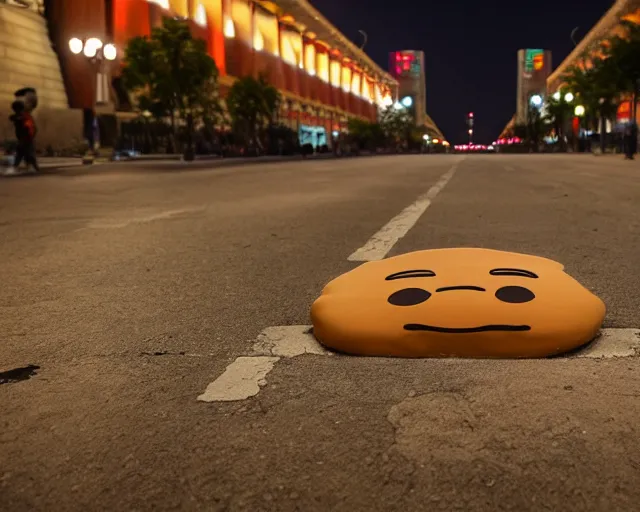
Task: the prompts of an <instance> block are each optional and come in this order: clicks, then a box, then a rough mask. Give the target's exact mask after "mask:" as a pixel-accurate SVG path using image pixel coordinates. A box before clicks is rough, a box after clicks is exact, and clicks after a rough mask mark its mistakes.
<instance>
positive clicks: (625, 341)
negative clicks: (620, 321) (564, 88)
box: [198, 325, 640, 402]
mask: <svg viewBox="0 0 640 512" xmlns="http://www.w3.org/2000/svg"><path fill="white" fill-rule="evenodd" d="M303 354H315V355H322V356H332V355H334V353H333V352H330V351H328V350H327V349H325V348H324V347H323V346H322V345H320V343H318V342H317V341H316V339H315V337H314V336H313V334H312V333H311V326H310V325H285V326H278V327H268V328H267V329H265V330H264V331H262V332H261V333H260V335H259V336H258V339H257V340H256V342H255V343H254V345H253V347H252V350H251V355H249V356H242V357H238V358H237V359H236V360H235V361H234V362H233V363H231V364H230V365H229V366H227V368H226V370H225V371H224V373H223V374H222V375H220V377H218V378H217V379H216V380H214V381H213V382H212V383H211V384H209V385H208V386H207V389H206V390H205V392H204V393H202V394H201V395H200V396H199V397H198V400H200V401H202V402H229V401H237V400H246V399H247V398H249V397H251V396H255V395H257V394H258V393H259V392H260V389H261V388H262V387H263V386H265V385H266V376H267V374H268V373H269V372H270V371H271V370H272V369H273V366H274V365H275V364H276V363H277V362H278V361H279V360H280V359H281V358H283V357H285V358H290V357H297V356H301V355H303ZM639 356H640V329H602V331H601V332H600V335H599V336H598V337H597V338H596V339H595V340H594V341H593V342H592V343H590V344H589V345H587V347H585V348H584V349H582V350H580V351H579V352H576V353H574V354H570V355H569V356H567V359H583V358H589V359H613V358H621V357H639ZM345 357H349V356H345ZM517 362H518V361H517V360H514V363H515V364H517Z"/></svg>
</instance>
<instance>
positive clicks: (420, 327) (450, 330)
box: [404, 324, 531, 334]
mask: <svg viewBox="0 0 640 512" xmlns="http://www.w3.org/2000/svg"><path fill="white" fill-rule="evenodd" d="M404 329H405V331H429V332H441V333H445V334H466V333H472V332H488V331H511V332H518V331H530V330H531V326H529V325H481V326H479V327H464V328H454V327H435V326H433V325H424V324H406V325H405V326H404Z"/></svg>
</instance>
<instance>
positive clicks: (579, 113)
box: [573, 105, 585, 117]
mask: <svg viewBox="0 0 640 512" xmlns="http://www.w3.org/2000/svg"><path fill="white" fill-rule="evenodd" d="M573 113H574V114H575V115H576V117H582V116H583V115H584V113H585V108H584V106H583V105H576V108H575V109H574V110H573Z"/></svg>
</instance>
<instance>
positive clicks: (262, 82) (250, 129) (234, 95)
mask: <svg viewBox="0 0 640 512" xmlns="http://www.w3.org/2000/svg"><path fill="white" fill-rule="evenodd" d="M280 101H281V97H280V93H279V92H278V90H277V89H276V88H275V87H273V86H272V85H270V84H269V83H268V82H267V80H266V78H265V77H264V75H260V76H259V77H258V78H257V79H256V78H253V77H251V76H245V77H243V78H240V79H238V80H236V82H235V83H234V84H233V85H232V86H231V89H229V93H228V95H227V98H226V103H227V109H228V111H229V115H230V116H231V124H232V128H233V131H234V132H235V133H236V134H237V135H238V136H239V137H240V138H241V139H242V140H244V141H245V143H247V144H250V145H252V146H254V147H260V146H261V142H260V139H261V138H263V136H264V134H265V131H266V129H267V128H268V127H269V126H272V125H273V124H274V122H275V120H276V115H277V113H278V110H279V108H280Z"/></svg>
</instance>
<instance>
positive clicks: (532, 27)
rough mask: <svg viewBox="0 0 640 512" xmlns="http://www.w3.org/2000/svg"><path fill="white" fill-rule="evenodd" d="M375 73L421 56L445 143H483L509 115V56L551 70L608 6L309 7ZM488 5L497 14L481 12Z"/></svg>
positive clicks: (446, 0)
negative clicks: (539, 61)
mask: <svg viewBox="0 0 640 512" xmlns="http://www.w3.org/2000/svg"><path fill="white" fill-rule="evenodd" d="M310 1H311V3H312V4H313V5H314V6H315V7H316V8H317V9H318V10H319V11H321V12H322V13H323V14H324V15H325V16H326V17H327V18H328V19H329V20H330V21H331V22H332V23H333V24H334V25H335V26H336V27H337V28H339V29H340V30H341V31H342V32H343V33H344V34H345V35H346V36H347V37H349V38H350V39H351V40H353V41H354V42H355V43H356V44H358V45H360V43H361V42H362V36H361V35H360V34H359V33H358V30H364V31H365V32H366V33H367V34H368V43H367V45H366V47H365V51H366V53H368V54H369V56H370V57H371V58H372V59H373V60H374V61H375V62H376V63H378V64H379V65H380V66H381V67H382V68H383V69H385V70H386V69H387V68H388V53H389V52H390V51H395V50H422V51H424V53H425V69H426V76H427V112H428V113H429V115H430V116H431V117H432V119H433V120H434V122H435V123H436V124H437V125H438V127H439V128H440V129H441V130H442V131H443V132H444V135H445V137H447V138H448V139H449V140H450V141H451V142H452V143H462V142H465V141H466V140H467V137H468V135H467V133H466V132H467V128H466V125H465V117H466V115H467V113H468V112H470V111H473V112H474V113H475V130H476V134H475V137H474V138H475V142H478V143H485V144H488V143H491V142H492V141H493V140H495V139H496V138H497V136H498V135H499V134H500V132H501V131H502V129H503V128H504V126H505V125H506V124H507V122H508V121H509V120H510V119H511V116H512V115H513V114H514V112H515V109H516V78H517V55H516V54H517V51H518V50H519V49H521V48H544V49H547V50H551V51H552V52H553V67H554V68H555V67H556V66H557V65H558V64H560V63H561V62H562V60H563V59H564V58H565V57H566V56H567V55H568V54H569V53H570V51H571V49H572V48H573V43H572V42H571V31H572V30H573V29H574V28H575V27H580V28H579V30H578V31H577V33H576V39H577V40H580V39H581V38H582V37H583V36H584V35H585V34H586V33H587V32H588V31H589V30H590V29H591V27H593V25H594V24H595V23H596V22H597V21H598V20H599V19H600V18H601V17H602V16H603V15H604V13H605V12H606V11H607V10H608V9H609V8H610V7H611V6H612V5H613V0H579V1H576V0H537V1H531V2H529V1H526V0H519V1H518V0H513V1H505V0H500V1H496V0H494V1H493V2H482V1H478V0H386V1H382V0H310ZM488 5H491V6H492V7H493V6H498V8H488V7H487V6H488Z"/></svg>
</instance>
